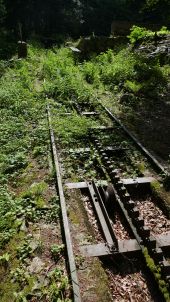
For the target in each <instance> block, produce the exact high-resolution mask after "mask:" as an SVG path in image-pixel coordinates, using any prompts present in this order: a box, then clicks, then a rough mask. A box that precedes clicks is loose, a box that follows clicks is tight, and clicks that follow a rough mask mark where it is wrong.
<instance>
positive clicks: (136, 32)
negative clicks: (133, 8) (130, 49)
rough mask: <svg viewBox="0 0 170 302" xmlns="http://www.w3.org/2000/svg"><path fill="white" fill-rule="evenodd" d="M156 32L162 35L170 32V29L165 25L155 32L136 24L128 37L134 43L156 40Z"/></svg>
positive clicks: (158, 35)
mask: <svg viewBox="0 0 170 302" xmlns="http://www.w3.org/2000/svg"><path fill="white" fill-rule="evenodd" d="M155 34H156V35H157V37H160V36H164V35H168V34H170V31H169V30H168V29H167V27H166V26H163V27H162V28H161V29H160V30H158V31H155V32H154V31H152V30H148V29H146V28H144V27H139V26H136V25H134V26H132V28H131V33H130V35H129V36H128V38H129V40H130V42H131V43H132V44H135V43H136V42H144V41H150V40H154V38H155Z"/></svg>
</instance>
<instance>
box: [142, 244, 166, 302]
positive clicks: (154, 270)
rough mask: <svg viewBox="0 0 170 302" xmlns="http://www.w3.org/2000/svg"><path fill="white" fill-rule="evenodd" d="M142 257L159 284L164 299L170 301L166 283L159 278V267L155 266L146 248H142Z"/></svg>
mask: <svg viewBox="0 0 170 302" xmlns="http://www.w3.org/2000/svg"><path fill="white" fill-rule="evenodd" d="M143 254H144V257H145V259H146V263H147V266H148V267H149V269H150V270H151V272H152V273H153V274H154V277H155V279H156V281H157V282H158V284H159V289H160V290H161V292H162V294H163V296H164V299H165V301H167V302H169V301H170V295H169V290H168V285H167V284H166V283H165V281H163V280H162V279H161V278H162V277H161V268H160V267H158V266H156V265H155V263H154V261H153V259H152V258H151V257H150V256H149V254H148V250H147V248H145V249H144V251H143Z"/></svg>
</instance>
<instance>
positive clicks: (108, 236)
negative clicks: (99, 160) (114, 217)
mask: <svg viewBox="0 0 170 302" xmlns="http://www.w3.org/2000/svg"><path fill="white" fill-rule="evenodd" d="M87 185H88V189H89V193H90V197H91V201H92V203H93V207H94V209H95V212H96V214H97V217H98V221H99V223H100V227H101V230H102V232H103V235H104V237H105V240H106V242H107V245H108V247H109V248H110V249H111V250H114V249H116V248H117V239H116V237H115V235H114V231H113V228H112V225H111V223H110V219H109V216H108V214H107V211H106V208H105V206H104V204H103V202H102V199H101V196H100V193H99V191H98V188H97V186H96V185H95V183H94V182H88V183H87Z"/></svg>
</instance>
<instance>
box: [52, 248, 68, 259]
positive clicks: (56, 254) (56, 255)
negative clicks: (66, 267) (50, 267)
mask: <svg viewBox="0 0 170 302" xmlns="http://www.w3.org/2000/svg"><path fill="white" fill-rule="evenodd" d="M64 249H65V246H64V244H61V245H58V244H53V245H52V246H51V255H52V258H53V259H54V260H55V261H58V259H59V258H60V256H61V255H62V254H63V252H64Z"/></svg>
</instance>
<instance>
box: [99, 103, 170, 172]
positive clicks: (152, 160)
mask: <svg viewBox="0 0 170 302" xmlns="http://www.w3.org/2000/svg"><path fill="white" fill-rule="evenodd" d="M101 106H102V107H103V108H104V109H105V111H106V112H107V114H108V115H109V117H110V118H111V119H112V120H114V121H115V122H116V123H117V124H118V125H119V126H120V127H121V128H122V129H123V130H124V132H125V133H126V134H127V136H128V137H130V138H131V139H132V141H133V142H134V143H135V144H136V146H137V147H138V148H139V149H140V150H141V151H142V153H143V154H144V155H145V156H146V157H147V158H148V159H149V160H150V162H151V163H152V164H153V165H154V166H155V167H156V168H157V169H158V170H159V172H161V173H164V174H165V175H167V176H169V172H168V171H167V169H166V168H165V167H163V165H162V164H161V163H160V162H159V161H158V160H157V159H156V158H155V157H154V156H153V155H152V154H151V153H150V152H149V151H148V150H147V149H146V148H145V147H144V146H143V145H142V144H141V143H140V142H139V141H138V139H137V138H136V137H135V136H134V135H133V134H132V133H131V132H130V131H129V130H128V129H127V128H126V127H125V126H124V125H123V123H122V122H121V121H120V120H119V119H118V118H117V117H116V116H115V115H113V113H112V112H111V111H110V110H109V109H108V108H107V107H105V106H104V105H102V104H101Z"/></svg>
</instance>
